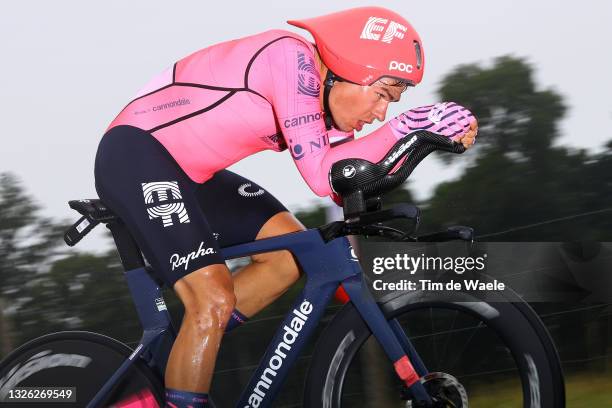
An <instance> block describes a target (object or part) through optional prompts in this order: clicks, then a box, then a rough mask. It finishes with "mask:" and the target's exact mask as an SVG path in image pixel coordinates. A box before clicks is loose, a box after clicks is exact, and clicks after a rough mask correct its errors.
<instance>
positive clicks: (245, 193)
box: [238, 183, 265, 197]
mask: <svg viewBox="0 0 612 408" xmlns="http://www.w3.org/2000/svg"><path fill="white" fill-rule="evenodd" d="M251 186H252V184H251V183H244V184H242V185H241V186H240V187H238V194H240V195H241V196H243V197H257V196H260V195H262V194H263V193H265V191H264V190H263V188H261V187H259V189H258V190H257V191H247V188H249V187H251Z"/></svg>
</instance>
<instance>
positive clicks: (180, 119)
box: [147, 91, 236, 133]
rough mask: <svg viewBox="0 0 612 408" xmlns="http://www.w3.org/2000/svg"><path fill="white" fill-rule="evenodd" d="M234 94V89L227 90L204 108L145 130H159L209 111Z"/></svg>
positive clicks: (151, 131)
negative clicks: (222, 95) (225, 93)
mask: <svg viewBox="0 0 612 408" xmlns="http://www.w3.org/2000/svg"><path fill="white" fill-rule="evenodd" d="M235 94H236V91H233V92H229V93H228V94H227V95H225V96H224V97H223V98H221V99H219V100H218V101H217V102H215V103H213V104H212V105H208V106H207V107H205V108H204V109H200V110H197V111H195V112H192V113H190V114H188V115H185V116H181V117H180V118H176V119H174V120H171V121H170V122H166V123H164V124H162V125H159V126H156V127H154V128H152V129H149V130H148V131H147V132H149V133H153V132H156V131H158V130H160V129H163V128H165V127H168V126H171V125H174V124H175V123H178V122H181V121H183V120H187V119H189V118H192V117H194V116H197V115H199V114H201V113H204V112H207V111H209V110H211V109H214V108H216V107H217V106H219V105H221V104H222V103H223V102H225V101H226V100H228V99H229V98H231V97H232V96H233V95H235Z"/></svg>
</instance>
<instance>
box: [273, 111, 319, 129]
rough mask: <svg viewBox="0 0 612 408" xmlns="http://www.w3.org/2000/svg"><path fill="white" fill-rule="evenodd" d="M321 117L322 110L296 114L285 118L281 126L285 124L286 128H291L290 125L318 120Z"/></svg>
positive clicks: (294, 125) (300, 124)
mask: <svg viewBox="0 0 612 408" xmlns="http://www.w3.org/2000/svg"><path fill="white" fill-rule="evenodd" d="M322 117H323V113H322V112H317V113H308V114H306V115H302V116H296V117H294V118H289V119H285V121H284V122H283V126H285V128H286V129H289V128H292V127H297V126H302V125H306V124H308V123H310V122H314V121H316V120H320V119H321V118H322Z"/></svg>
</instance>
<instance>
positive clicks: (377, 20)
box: [359, 17, 408, 44]
mask: <svg viewBox="0 0 612 408" xmlns="http://www.w3.org/2000/svg"><path fill="white" fill-rule="evenodd" d="M385 28H386V30H385ZM407 30H408V28H407V27H406V26H404V25H402V24H400V23H397V22H395V21H389V20H387V19H386V18H381V17H370V18H368V21H366V23H365V25H364V26H363V30H361V35H360V36H359V38H361V39H362V40H374V41H382V42H384V43H387V44H391V41H393V39H394V38H399V39H402V38H404V34H405V33H406V31H407ZM383 31H384V32H385V33H384V34H383V35H382V37H381V34H380V33H382V32H383Z"/></svg>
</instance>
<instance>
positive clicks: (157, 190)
mask: <svg viewBox="0 0 612 408" xmlns="http://www.w3.org/2000/svg"><path fill="white" fill-rule="evenodd" d="M142 192H143V194H144V200H145V204H147V213H148V214H149V219H150V220H152V219H155V218H161V219H162V222H163V224H164V227H171V226H172V225H174V223H173V222H172V214H176V216H177V217H178V220H179V222H180V223H181V224H186V223H188V222H189V215H188V214H187V210H186V209H185V204H184V203H183V201H182V200H183V197H182V195H181V190H179V187H178V182H176V181H158V182H154V183H142Z"/></svg>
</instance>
